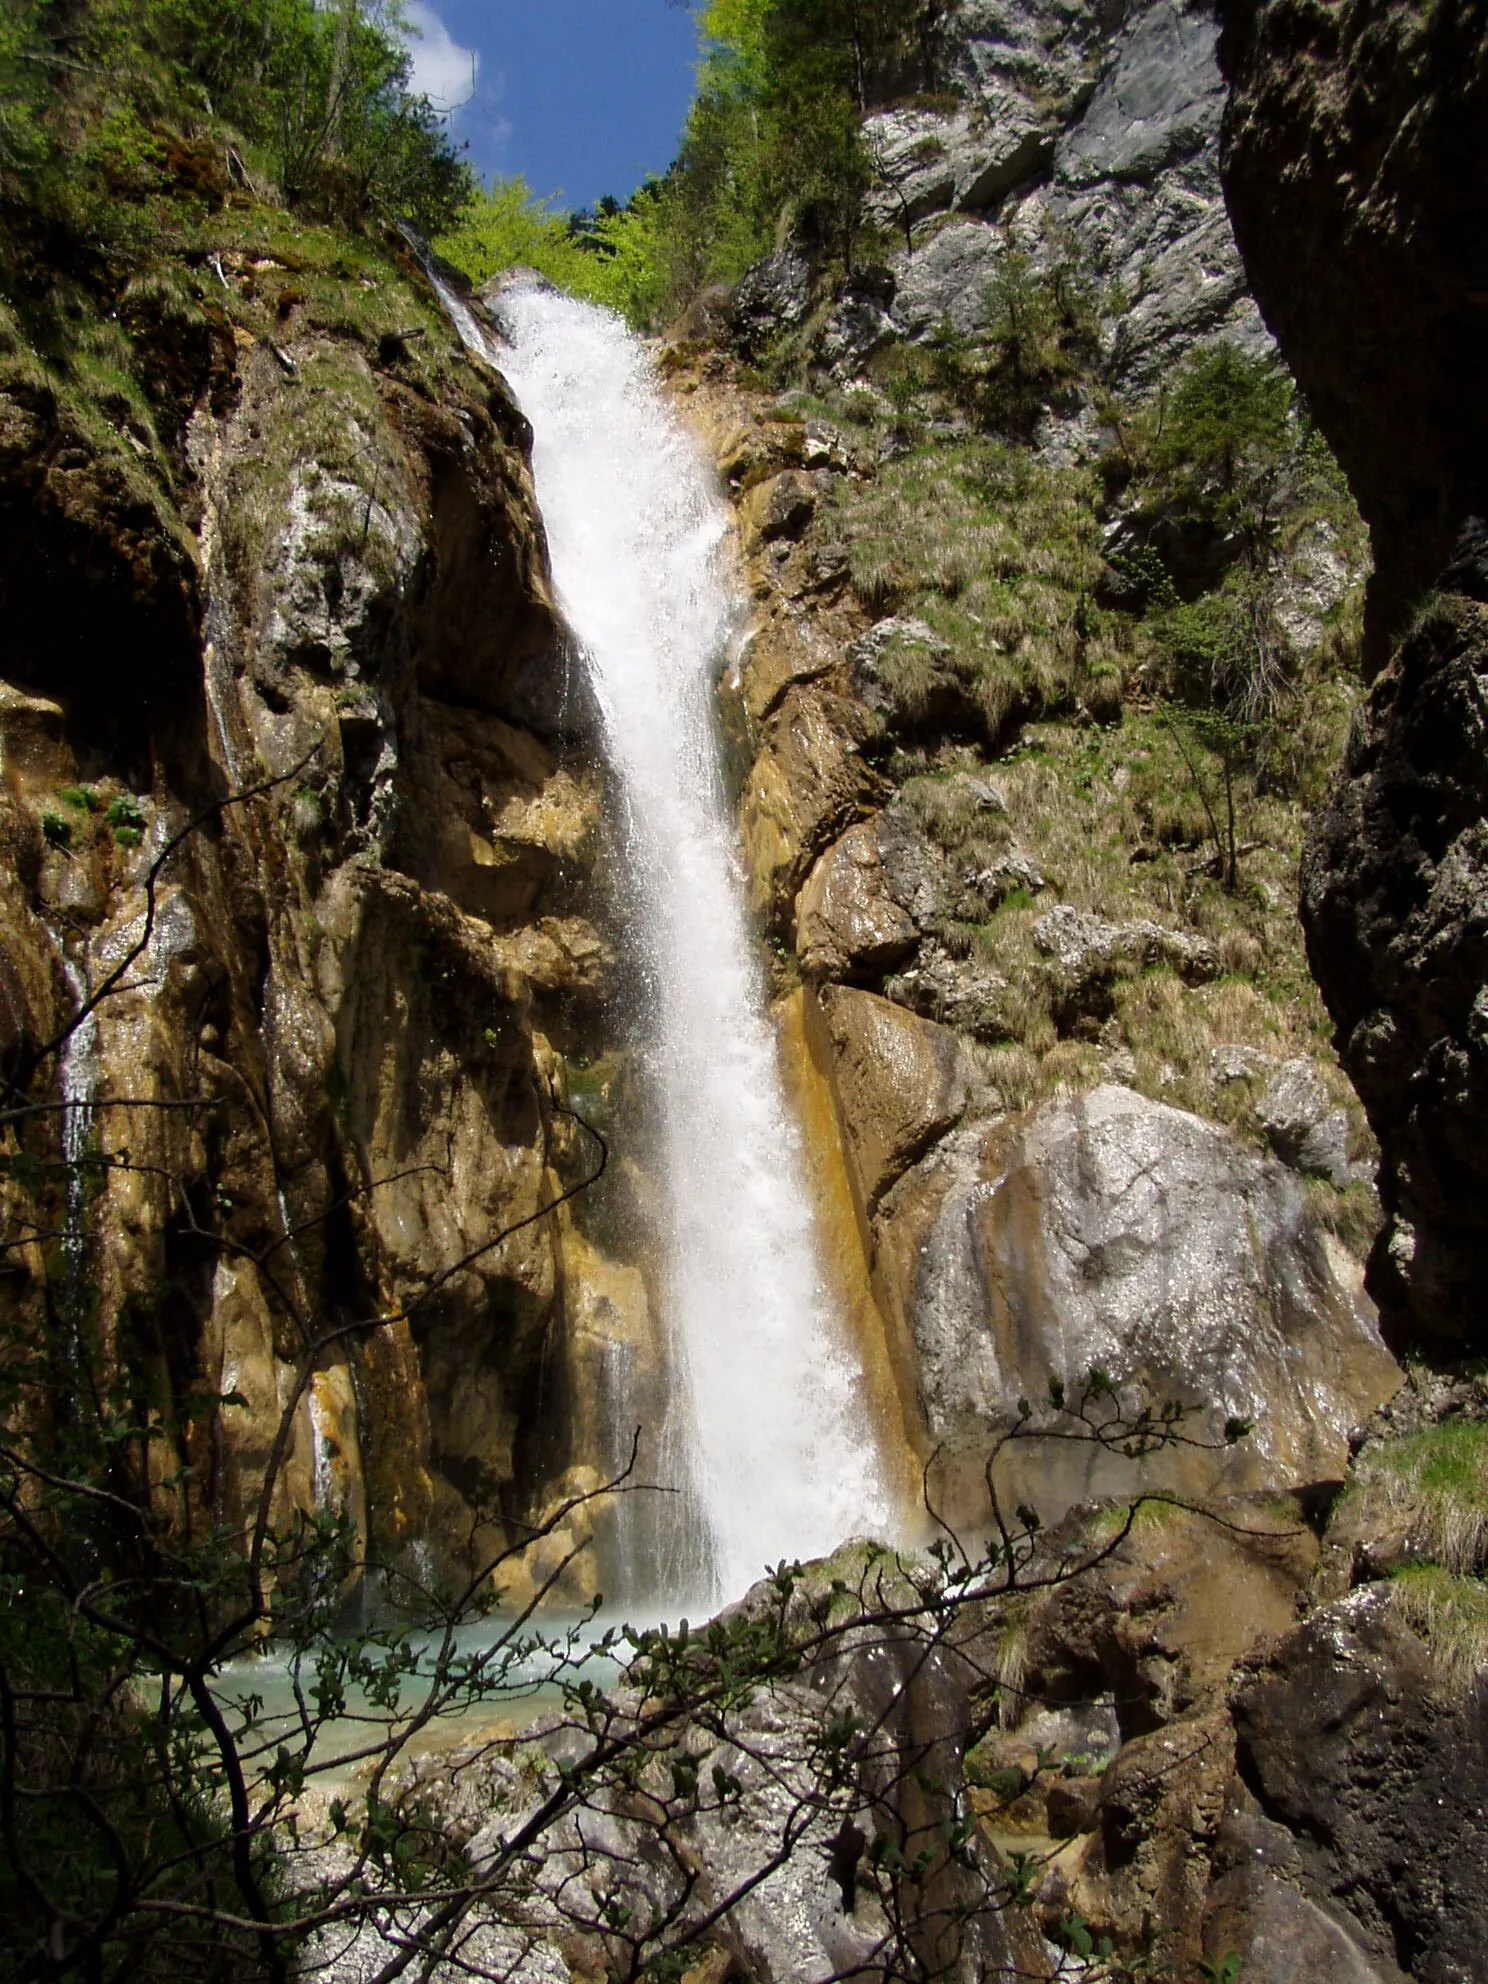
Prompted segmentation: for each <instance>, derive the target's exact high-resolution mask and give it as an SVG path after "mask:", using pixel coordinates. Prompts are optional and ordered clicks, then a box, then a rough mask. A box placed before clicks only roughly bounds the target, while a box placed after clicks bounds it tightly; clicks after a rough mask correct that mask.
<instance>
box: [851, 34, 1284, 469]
mask: <svg viewBox="0 0 1488 1984" xmlns="http://www.w3.org/2000/svg"><path fill="white" fill-rule="evenodd" d="M1215 42H1216V30H1215V25H1214V22H1213V20H1212V18H1211V17H1210V16H1209V15H1208V14H1206V13H1205V12H1204V11H1203V10H1201V9H1190V8H1187V7H1185V6H1183V5H1182V4H1181V0H1145V4H1143V5H1140V6H1138V7H1136V8H1134V9H1132V10H1129V11H1128V12H1127V14H1126V15H1125V17H1124V18H1123V19H1121V20H1120V22H1119V25H1117V26H1116V27H1115V28H1114V31H1113V26H1112V22H1111V18H1110V16H1108V15H1104V14H1102V12H1101V11H1100V10H1099V9H1098V8H1097V7H1095V6H1094V5H1089V6H1086V5H1076V6H1071V7H1065V8H1061V9H1059V10H1058V11H1057V14H1056V13H1055V12H1054V11H1053V10H1050V11H1048V12H1047V13H1046V11H1045V9H1044V8H1043V6H1042V5H1037V4H1036V5H1028V6H1020V7H1018V8H1017V9H1015V10H1011V9H1005V8H1000V7H992V6H983V5H977V4H970V0H963V4H962V5H960V6H958V7H956V8H954V9H953V10H952V11H951V12H950V14H949V15H948V17H947V19H946V20H945V22H944V23H943V24H942V26H941V29H940V43H941V52H940V61H941V65H942V68H943V71H944V73H945V76H946V79H947V81H948V82H950V83H951V84H952V86H953V87H954V88H955V89H956V91H957V92H958V93H959V94H960V95H961V96H962V97H963V100H964V102H965V104H966V106H967V108H966V110H965V111H962V112H958V113H956V114H954V115H951V116H938V117H937V116H934V115H932V114H930V113H926V112H920V111H895V112H886V113H881V114H880V115H879V116H878V117H877V118H874V119H870V120H869V125H868V133H869V137H870V144H871V146H872V147H873V149H874V150H875V154H876V157H877V160H878V163H879V170H880V178H881V182H882V183H881V185H880V188H879V189H878V191H877V193H876V195H875V201H876V205H875V213H876V214H877V216H878V218H879V219H880V223H881V224H882V225H885V226H889V227H895V228H897V229H899V230H900V231H904V230H905V229H908V230H909V231H910V234H911V245H910V246H909V247H908V248H907V249H906V250H905V251H902V252H900V253H899V254H897V255H896V257H895V265H894V266H895V275H896V278H897V284H898V287H897V293H896V297H895V302H894V309H893V313H892V314H893V319H894V323H895V325H896V327H897V328H898V330H899V331H900V333H901V334H902V335H903V336H906V337H909V338H916V339H918V338H924V337H927V336H929V335H931V334H932V333H933V332H934V331H935V330H936V329H937V328H938V327H939V326H940V325H941V324H943V323H946V322H949V323H950V324H951V325H953V326H954V328H955V329H957V330H959V331H961V332H963V333H976V332H979V331H981V330H983V329H984V328H985V326H986V324H987V321H988V315H989V308H990V306H989V301H988V284H989V282H990V280H991V278H992V277H993V276H994V275H995V273H996V271H997V268H998V265H999V263H1000V261H1001V259H1002V257H1003V255H1004V254H1005V253H1006V250H1007V247H1008V246H1009V245H1010V244H1013V243H1016V244H1017V245H1018V246H1019V247H1020V248H1021V249H1022V250H1023V251H1024V252H1027V253H1030V254H1031V255H1032V258H1033V260H1034V263H1035V265H1036V266H1042V265H1045V264H1048V263H1053V262H1056V261H1059V260H1062V259H1068V258H1069V257H1070V256H1071V255H1073V256H1074V257H1076V258H1077V259H1078V261H1079V263H1080V264H1081V266H1082V267H1083V269H1084V270H1085V272H1086V273H1087V274H1088V275H1089V276H1091V277H1093V278H1094V279H1095V280H1096V281H1097V282H1098V283H1100V284H1101V285H1103V286H1105V288H1106V290H1107V293H1108V295H1109V296H1110V297H1111V299H1112V302H1111V305H1110V308H1109V314H1108V315H1107V317H1106V321H1105V324H1104V326H1103V336H1104V338H1105V341H1106V343H1107V345H1108V349H1109V353H1110V362H1111V366H1112V370H1113V373H1114V375H1115V376H1116V377H1117V378H1119V380H1120V381H1121V384H1122V385H1123V387H1125V388H1126V389H1127V390H1136V391H1149V390H1151V389H1152V388H1154V387H1155V386H1156V385H1157V384H1158V383H1159V381H1160V379H1161V377H1162V375H1163V373H1164V371H1165V369H1166V368H1167V367H1168V366H1170V365H1171V364H1173V363H1174V362H1175V361H1176V360H1178V359H1181V358H1182V357H1183V355H1184V354H1185V353H1186V352H1187V351H1188V350H1190V349H1191V348H1192V347H1193V346H1194V345H1195V344H1196V343H1198V342H1201V341H1203V340H1205V339H1209V338H1213V337H1217V336H1226V337H1230V338H1233V339H1235V340H1237V341H1238V342H1239V343H1241V344H1242V345H1244V346H1246V347H1248V348H1250V349H1253V350H1257V351H1259V350H1264V349H1267V348H1268V343H1269V341H1268V339H1267V337H1266V333H1265V331H1264V329H1263V327H1262V325H1261V322H1260V318H1259V316H1258V314H1257V312H1256V309H1255V306H1254V304H1253V303H1252V302H1251V300H1250V297H1249V294H1248V291H1247V286H1246V280H1245V275H1244V271H1243V269H1242V266H1241V262H1240V256H1239V253H1238V251H1237V249H1236V247H1235V243H1234V238H1233V236H1232V234H1231V231H1230V225H1229V221H1228V218H1227V216H1226V213H1225V209H1224V201H1223V196H1222V193H1221V188H1220V182H1219V167H1218V138H1219V127H1220V116H1221V111H1222V108H1223V103H1224V88H1223V83H1222V80H1221V77H1220V74H1219V69H1218V64H1217V60H1216V53H1215ZM953 209H954V210H955V211H956V212H957V213H958V214H959V213H964V214H967V215H968V216H969V215H970V214H971V213H972V212H973V211H975V210H979V209H984V210H987V212H988V216H989V218H988V220H987V221H985V222H984V221H981V220H973V219H971V218H969V217H968V218H966V219H961V218H947V219H944V220H942V219H941V218H939V216H942V215H948V214H950V213H951V211H952V210H953ZM921 217H927V218H921ZM916 228H918V238H916V236H915V230H916ZM932 230H933V231H932ZM1118 298H1119V299H1120V300H1119V301H1117V300H1116V299H1118ZM1092 439H1093V437H1088V438H1087V439H1085V440H1079V441H1076V443H1075V449H1076V452H1080V451H1084V452H1087V453H1088V452H1093V451H1094V450H1093V447H1092ZM1053 445H1054V446H1056V447H1061V446H1064V445H1065V444H1064V443H1061V442H1058V441H1057V440H1056V441H1055V442H1054V443H1053Z"/></svg>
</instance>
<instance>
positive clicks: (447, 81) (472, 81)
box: [405, 0, 696, 207]
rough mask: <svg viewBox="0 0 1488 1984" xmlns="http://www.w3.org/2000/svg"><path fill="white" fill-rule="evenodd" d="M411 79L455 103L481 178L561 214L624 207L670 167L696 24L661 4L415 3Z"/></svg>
mask: <svg viewBox="0 0 1488 1984" xmlns="http://www.w3.org/2000/svg"><path fill="white" fill-rule="evenodd" d="M405 12H406V13H407V15H408V17H409V18H410V20H411V21H412V22H413V23H414V25H415V26H416V27H417V28H419V29H420V30H421V32H420V35H419V37H418V39H417V40H415V41H414V43H413V54H414V80H415V83H416V85H417V86H418V87H419V88H421V89H424V90H426V91H427V92H428V95H429V96H430V98H431V100H432V101H434V102H435V103H436V104H446V103H448V104H453V105H458V106H459V108H457V109H455V110H454V112H453V121H452V128H453V130H454V133H455V136H456V137H457V138H460V139H463V140H464V141H466V142H467V143H468V144H469V147H470V156H471V159H472V162H473V163H474V165H475V167H476V170H477V171H478V172H479V173H480V174H481V176H482V177H483V178H489V177H490V175H491V174H492V173H493V172H499V173H503V174H512V173H518V172H520V173H522V174H523V175H524V177H525V178H526V179H527V182H528V184H529V185H530V186H531V187H532V190H533V191H534V192H535V193H539V194H542V195H544V196H547V195H558V196H559V197H560V199H561V203H562V204H563V205H565V206H568V207H583V206H589V205H591V204H592V203H593V202H594V201H595V200H597V199H598V198H599V196H600V195H601V194H602V193H614V194H615V195H616V196H617V198H619V199H622V200H623V199H626V198H628V197H629V195H630V194H631V193H633V192H634V191H635V189H636V187H637V186H638V185H639V184H640V183H641V181H642V180H643V179H644V178H646V176H647V174H648V173H653V172H661V171H664V170H665V168H666V167H667V166H668V165H669V164H670V163H671V161H672V159H673V157H674V156H675V154H676V150H677V141H678V139H679V137H680V136H681V132H682V121H683V119H684V117H685V116H686V114H687V105H688V103H689V101H690V99H691V96H692V79H693V64H694V62H695V60H696V38H695V32H694V28H693V22H692V15H691V13H690V11H689V10H688V9H686V8H679V7H672V6H669V5H668V4H667V0H411V4H409V5H407V6H406V8H405Z"/></svg>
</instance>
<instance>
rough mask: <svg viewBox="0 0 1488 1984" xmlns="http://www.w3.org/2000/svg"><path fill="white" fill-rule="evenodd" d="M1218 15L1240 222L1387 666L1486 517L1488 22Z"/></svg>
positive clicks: (1409, 12) (1279, 11)
mask: <svg viewBox="0 0 1488 1984" xmlns="http://www.w3.org/2000/svg"><path fill="white" fill-rule="evenodd" d="M1220 11H1221V14H1222V16H1223V19H1224V23H1225V32H1224V40H1223V45H1222V49H1221V55H1222V59H1223V62H1224V67H1225V71H1226V73H1227V75H1228V76H1229V78H1230V81H1231V85H1232V97H1231V102H1230V108H1229V111H1228V115H1227V120H1226V126H1225V152H1224V180H1225V190H1226V194H1227V197H1228V200H1229V205H1230V211H1231V214H1232V216H1233V219H1234V225H1235V233H1236V236H1237V237H1238V239H1239V242H1240V246H1241V249H1242V250H1243V252H1244V256H1245V264H1246V269H1247V271H1248V274H1249V278H1250V282H1251V285H1252V287H1253V288H1254V291H1255V295H1256V297H1257V300H1258V301H1259V303H1260V305H1261V308H1262V310H1263V311H1264V313H1265V316H1266V320H1267V322H1268V323H1269V324H1270V325H1271V326H1272V328H1273V330H1274V331H1275V333H1276V336H1277V339H1278V341H1279V342H1280V344H1281V347H1282V350H1283V351H1284V352H1285V354H1286V358H1287V362H1288V364H1289V365H1290V366H1291V367H1292V369H1293V371H1294V372H1295V373H1296V375H1297V378H1298V380H1299V381H1300V382H1301V385H1302V387H1303V390H1304V391H1305V392H1306V394H1307V397H1308V402H1309V405H1310V406H1311V408H1312V410H1313V413H1314V415H1315V416H1316V418H1317V421H1318V423H1319V425H1320V426H1321V427H1322V429H1323V431H1324V433H1325V434H1326V435H1327V436H1328V438H1329V440H1330V442H1331V443H1332V445H1333V448H1334V450H1335V452H1336V453H1337V456H1338V459H1339V461H1340V462H1341V464H1342V465H1343V468H1344V470H1345V471H1346V473H1347V475H1348V478H1349V481H1350V483H1351V484H1352V486H1353V489H1354V492H1355V495H1356V496H1357V498H1358V501H1359V507H1360V508H1361V510H1362V511H1363V513H1364V516H1365V518H1366V519H1367V520H1368V522H1369V525H1370V528H1371V531H1372V533H1373V538H1374V555H1375V568H1376V569H1375V579H1374V584H1373V587H1372V590H1371V597H1370V628H1369V631H1370V638H1371V645H1372V652H1373V657H1374V661H1375V664H1376V665H1377V666H1378V665H1381V664H1382V663H1383V662H1384V660H1385V659H1386V656H1387V653H1388V644H1389V641H1390V639H1391V637H1392V636H1393V635H1395V634H1398V632H1399V631H1400V629H1401V627H1402V625H1403V622H1404V620H1405V618H1406V616H1407V615H1408V614H1409V612H1410V610H1411V608H1412V607H1413V606H1414V605H1415V603H1416V602H1417V601H1418V600H1419V599H1420V597H1421V595H1422V594H1423V593H1424V592H1425V591H1426V590H1427V589H1428V588H1429V587H1430V586H1432V585H1434V584H1435V582H1436V579H1437V577H1438V575H1439V574H1440V572H1441V570H1442V568H1443V566H1444V565H1445V564H1446V563H1447V559H1448V555H1449V553H1450V551H1451V548H1452V545H1453V542H1454V540H1455V539H1456V536H1457V533H1458V531H1459V529H1460V528H1461V525H1462V522H1463V519H1464V518H1465V517H1467V516H1469V515H1483V514H1485V513H1488V469H1485V466H1484V463H1485V449H1484V439H1485V436H1488V384H1485V380H1488V266H1485V264H1484V260H1483V247H1482V243H1483V238H1484V235H1483V226H1484V216H1485V214H1488V164H1485V161H1484V157H1483V147H1482V142H1481V139H1482V130H1483V124H1484V119H1485V118H1488V50H1485V47H1484V42H1483V26H1482V19H1481V16H1480V15H1479V13H1478V11H1477V9H1476V8H1475V7H1473V6H1471V5H1469V4H1465V0H1454V4H1450V5H1447V6H1444V7H1434V8H1432V9H1430V10H1429V11H1422V10H1421V9H1420V8H1416V7H1411V6H1406V5H1389V4H1379V0H1351V4H1348V5H1345V6H1341V7H1318V6H1313V5H1311V4H1309V0H1225V4H1224V5H1223V6H1222V7H1221V10H1220Z"/></svg>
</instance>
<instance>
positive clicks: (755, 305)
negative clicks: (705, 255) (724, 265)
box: [729, 248, 811, 352]
mask: <svg viewBox="0 0 1488 1984" xmlns="http://www.w3.org/2000/svg"><path fill="white" fill-rule="evenodd" d="M810 308H811V270H810V267H809V266H808V264H807V261H806V258H805V256H804V255H802V254H800V253H799V252H798V251H797V250H795V249H794V248H786V249H782V250H781V251H780V253H778V254H775V255H767V256H766V257H765V259H764V260H763V261H762V262H756V263H755V265H754V267H753V268H751V269H750V270H749V271H748V272H747V273H746V274H745V275H744V276H742V277H741V278H740V280H739V282H738V283H737V285H736V286H735V289H734V293H733V297H732V300H731V302H730V305H729V321H730V325H731V327H732V330H733V335H734V341H735V343H736V344H738V345H739V346H740V347H741V349H743V350H744V351H747V352H757V351H761V350H763V348H764V347H765V346H766V345H767V344H768V343H769V342H770V340H771V339H772V338H775V337H778V336H779V335H780V333H781V332H782V331H788V330H794V329H795V327H796V325H798V324H799V323H801V322H802V320H803V319H804V318H805V316H806V314H807V312H808V311H809V310H810Z"/></svg>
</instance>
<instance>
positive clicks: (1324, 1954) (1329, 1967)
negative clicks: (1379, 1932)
mask: <svg viewBox="0 0 1488 1984" xmlns="http://www.w3.org/2000/svg"><path fill="white" fill-rule="evenodd" d="M1204 1952H1205V1955H1206V1957H1207V1958H1208V1960H1209V1962H1210V1963H1211V1964H1214V1965H1216V1966H1217V1965H1220V1964H1223V1963H1224V1961H1225V1960H1226V1958H1227V1957H1230V1956H1232V1955H1233V1956H1237V1957H1238V1958H1239V1959H1240V1970H1239V1973H1238V1974H1239V1975H1240V1976H1241V1977H1243V1978H1244V1979H1245V1984H1405V1979H1404V1973H1403V1972H1402V1971H1400V1970H1397V1969H1396V1967H1395V1965H1394V1964H1393V1963H1391V1962H1390V1961H1389V1960H1388V1958H1382V1959H1381V1961H1380V1964H1379V1966H1378V1967H1376V1965H1375V1964H1373V1963H1371V1962H1370V1961H1369V1959H1368V1958H1367V1957H1366V1956H1365V1954H1364V1952H1363V1950H1361V1949H1360V1947H1359V1945H1358V1943H1357V1942H1356V1941H1355V1940H1354V1938H1353V1937H1352V1936H1351V1935H1350V1934H1349V1933H1348V1931H1347V1930H1346V1929H1344V1928H1343V1927H1342V1926H1341V1925H1340V1924H1339V1923H1337V1922H1335V1921H1334V1920H1333V1918H1332V1916H1331V1915H1327V1914H1325V1913H1324V1912H1323V1910H1322V1909H1321V1908H1319V1907H1318V1905H1317V1903H1316V1902H1314V1901H1309V1900H1308V1898H1307V1896H1306V1895H1304V1894H1300V1893H1299V1892H1298V1891H1297V1889H1296V1888H1294V1887H1292V1886H1290V1885H1289V1883H1287V1882H1286V1881H1283V1880H1279V1879H1278V1878H1277V1877H1276V1875H1274V1874H1272V1873H1269V1872H1267V1871H1266V1870H1265V1869H1255V1868H1250V1867H1242V1868H1238V1869H1237V1870H1236V1871H1235V1872H1234V1873H1232V1874H1226V1875H1225V1876H1224V1878H1223V1879H1222V1880H1220V1881H1217V1882H1216V1883H1215V1884H1214V1886H1213V1887H1212V1888H1211V1889H1210V1892H1209V1899H1208V1901H1207V1903H1206V1905H1205V1910H1204Z"/></svg>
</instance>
